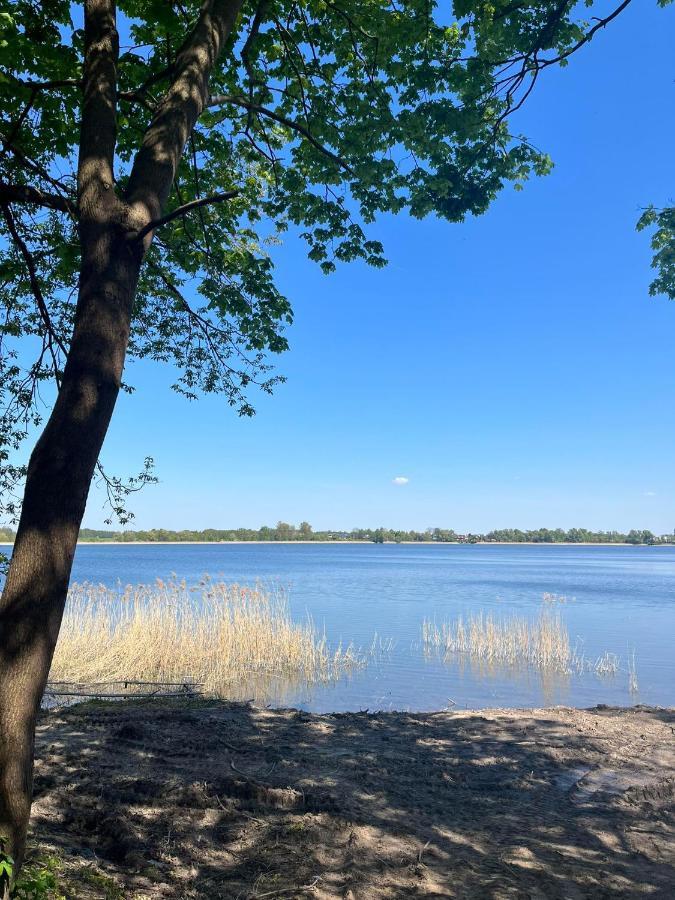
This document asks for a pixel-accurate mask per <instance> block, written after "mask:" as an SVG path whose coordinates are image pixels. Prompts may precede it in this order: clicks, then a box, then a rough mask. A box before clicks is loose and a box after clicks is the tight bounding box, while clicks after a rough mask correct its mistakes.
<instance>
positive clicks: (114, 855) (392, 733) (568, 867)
mask: <svg viewBox="0 0 675 900" xmlns="http://www.w3.org/2000/svg"><path fill="white" fill-rule="evenodd" d="M674 718H675V713H674V711H672V710H670V711H668V710H647V709H644V708H635V709H632V710H618V709H610V708H601V709H596V710H589V711H582V710H568V709H552V710H544V711H534V712H530V711H522V712H519V711H502V712H490V713H485V714H479V713H474V714H470V713H456V714H451V713H432V714H414V713H383V714H376V715H368V714H354V713H348V714H333V715H329V716H314V715H310V714H307V713H303V712H298V711H296V710H271V709H256V708H254V707H253V706H251V705H247V704H229V703H224V702H205V701H197V702H195V701H192V702H186V703H182V702H179V701H174V702H167V701H162V702H154V703H153V702H147V701H146V702H128V703H127V702H125V703H115V704H101V703H93V704H92V703H90V704H84V705H81V706H78V707H74V708H72V709H70V710H65V711H60V712H54V713H50V714H48V715H46V716H44V717H43V719H42V720H41V722H40V725H39V728H38V764H37V774H36V783H35V792H36V797H35V804H34V812H33V828H34V829H35V831H36V833H37V836H38V839H39V841H40V842H41V844H44V845H45V846H52V847H54V848H56V849H57V850H58V851H59V852H60V853H61V854H62V855H63V857H64V859H65V860H67V865H66V869H67V874H68V878H70V879H71V880H72V881H73V883H78V884H79V882H78V878H79V877H80V875H81V873H82V872H84V873H85V874H86V873H87V872H89V873H91V868H92V866H95V867H96V868H97V871H99V872H102V873H106V874H108V875H111V876H113V877H114V878H115V879H116V880H117V881H118V882H119V883H120V884H121V885H123V888H122V894H121V896H124V897H130V898H131V897H134V896H136V895H143V896H151V897H155V896H156V897H177V898H178V897H186V898H187V897H214V898H217V897H223V898H253V897H261V898H262V897H268V898H272V897H276V896H279V897H293V896H297V897H301V896H316V897H352V898H355V900H356V898H359V900H360V898H363V900H366V898H386V897H416V896H419V897H470V898H474V897H486V898H487V897H490V898H492V897H494V898H501V897H505V898H506V897H509V898H510V897H514V898H516V897H518V898H519V897H528V898H529V897H532V898H535V897H541V898H576V897H589V898H590V897H593V898H596V897H609V896H611V897H615V896H625V897H632V896H641V895H645V894H648V895H649V896H650V897H664V898H665V897H672V896H673V885H674V884H675V815H674V806H673V796H674V792H675V751H674V750H673V741H672V725H671V724H670V723H671V722H672V721H673V719H674ZM78 873H80V874H78ZM83 884H84V883H82V884H80V887H79V890H80V893H75V894H74V896H78V897H79V896H82V897H85V896H89V895H88V894H87V893H86V892H85V888H84V886H83ZM91 896H94V895H93V894H92V895H91ZM99 896H100V894H99ZM111 896H112V895H111ZM118 896H120V895H118Z"/></svg>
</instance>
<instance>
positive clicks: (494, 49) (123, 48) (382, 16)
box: [0, 0, 630, 512]
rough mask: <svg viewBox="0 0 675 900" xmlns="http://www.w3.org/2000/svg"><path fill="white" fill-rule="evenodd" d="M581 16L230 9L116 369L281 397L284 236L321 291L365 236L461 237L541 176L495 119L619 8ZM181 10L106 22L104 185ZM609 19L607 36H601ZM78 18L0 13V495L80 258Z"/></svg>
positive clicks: (479, 3) (185, 13)
mask: <svg viewBox="0 0 675 900" xmlns="http://www.w3.org/2000/svg"><path fill="white" fill-rule="evenodd" d="M628 2H630V0H624V2H623V3H621V4H620V5H619V6H618V7H616V8H615V7H613V6H608V4H607V3H603V2H597V3H594V2H592V0H588V2H586V3H585V4H577V3H573V2H566V0H556V2H552V0H489V2H486V0H455V2H454V4H450V3H443V4H437V3H435V2H432V0H397V2H390V0H350V2H349V3H347V2H346V0H260V2H259V3H257V5H256V4H255V3H250V2H245V3H244V4H243V7H242V12H241V14H240V16H239V19H238V22H237V25H236V27H235V31H234V33H233V34H232V36H231V38H230V40H229V42H228V44H227V46H226V48H225V50H224V52H223V54H222V56H221V58H220V59H219V61H218V63H217V65H216V69H215V71H214V72H213V75H212V77H211V81H210V90H211V99H210V102H209V105H208V107H207V109H205V110H204V112H203V113H202V115H201V116H200V118H199V121H198V123H197V126H196V128H195V129H194V132H193V133H192V135H191V137H190V138H189V140H188V144H187V146H186V148H185V152H184V155H183V157H182V161H181V163H180V167H179V170H178V173H177V175H176V178H175V183H174V189H173V192H172V194H171V197H170V200H169V206H168V209H167V210H166V212H167V213H170V212H171V211H177V210H178V209H180V208H182V207H184V206H185V205H186V204H190V203H192V202H193V201H201V200H203V201H204V202H203V203H201V204H200V205H196V204H195V205H193V207H192V208H191V209H190V210H189V211H184V210H183V211H181V213H180V214H177V215H176V216H175V217H174V218H172V219H171V220H170V221H166V223H165V224H163V226H162V227H161V228H159V229H157V231H156V233H155V238H154V240H153V243H152V245H151V248H150V250H149V253H148V255H147V258H146V262H145V265H144V267H143V272H142V277H141V282H140V285H139V289H138V294H137V298H136V303H135V310H134V321H133V330H132V336H131V342H130V347H129V353H130V356H131V357H132V358H149V359H153V360H157V361H160V362H164V363H170V364H172V365H173V366H174V367H175V370H176V371H177V373H178V375H177V380H176V384H175V385H174V387H175V388H176V389H177V390H179V391H181V392H183V393H184V394H186V395H187V396H188V397H195V396H197V395H198V394H199V393H200V392H202V391H206V392H211V391H219V392H222V393H223V394H224V395H225V397H226V398H227V400H228V401H229V402H230V403H231V404H233V405H235V406H236V407H237V409H238V410H239V412H240V413H241V414H244V415H250V414H252V412H253V409H252V406H251V403H250V400H249V398H248V392H247V387H248V386H249V385H250V384H252V383H255V384H258V385H260V386H261V387H262V388H263V389H264V390H267V391H270V390H271V389H272V387H273V386H274V384H275V382H276V381H277V380H278V377H277V376H274V375H273V374H272V372H271V370H270V368H269V354H270V353H279V352H281V351H283V350H285V349H286V347H287V339H286V337H285V333H284V328H285V326H286V325H288V324H289V323H290V322H291V320H292V311H291V306H290V304H289V301H288V299H287V298H286V297H284V296H283V295H282V294H281V293H280V292H279V290H278V289H277V287H276V286H275V283H274V277H273V276H274V272H273V264H272V259H271V256H270V252H271V248H272V247H273V246H274V244H275V243H277V242H278V241H279V240H280V236H281V235H282V234H283V232H284V231H286V230H287V229H288V228H291V227H292V228H293V229H297V230H298V232H299V233H300V234H301V235H302V237H303V238H304V240H305V241H306V243H307V247H308V254H309V257H310V258H311V259H312V260H314V261H315V262H316V263H317V264H318V265H319V266H320V267H321V268H322V269H323V271H324V272H327V273H328V272H331V271H332V270H333V269H334V268H335V265H336V263H337V262H341V261H342V262H348V261H351V260H355V259H362V260H365V262H366V263H368V264H370V265H373V266H382V265H384V263H385V257H384V249H383V247H382V245H381V244H380V242H379V241H378V240H377V239H376V237H374V236H373V234H372V233H371V226H372V223H373V222H374V220H375V219H376V217H377V216H378V214H381V213H396V212H399V211H402V210H407V211H409V213H410V214H412V215H413V216H416V217H423V216H426V215H429V214H434V215H437V216H439V217H441V218H444V219H447V220H448V221H450V222H459V221H461V220H462V219H464V217H465V216H466V215H467V214H473V215H479V214H481V213H483V212H485V210H486V209H487V208H488V206H489V204H490V202H491V201H492V200H493V199H494V198H495V196H496V195H497V193H498V192H499V190H500V189H501V188H502V187H504V185H505V184H506V183H508V182H512V183H514V184H515V185H516V186H521V185H522V184H523V182H525V181H526V180H527V179H528V178H529V177H530V175H532V174H533V173H534V174H545V173H546V172H548V171H549V169H550V167H551V161H550V159H549V158H548V156H547V155H546V154H545V153H543V152H541V151H539V150H538V149H536V148H535V147H533V146H532V145H531V144H530V143H528V142H527V140H526V139H525V138H524V137H522V136H518V135H515V134H512V133H511V130H510V125H509V123H510V121H511V120H510V119H509V118H508V117H509V114H510V113H511V112H513V111H514V110H516V109H517V108H518V107H519V106H520V104H521V103H522V102H524V100H525V99H526V97H527V95H528V94H529V92H530V90H531V89H532V87H533V86H534V84H535V82H536V80H537V78H538V77H539V75H540V74H541V72H543V70H544V69H546V68H547V67H548V66H551V65H554V64H560V65H562V64H566V62H567V59H568V57H569V56H570V55H571V54H572V53H573V52H574V51H575V50H576V49H578V48H579V47H580V46H583V45H584V44H585V43H587V42H588V41H589V40H590V39H591V38H592V37H593V35H594V34H595V33H596V32H597V31H598V29H600V28H601V27H603V26H604V25H605V24H607V23H608V22H609V21H611V19H613V18H614V17H615V16H616V15H618V13H620V12H621V10H622V9H623V8H624V7H626V6H627V5H628ZM199 11H200V4H199V3H197V2H194V0H186V2H166V0H143V2H140V0H119V3H118V26H117V27H118V31H119V33H120V53H119V61H118V66H117V77H118V111H117V158H116V171H115V177H116V182H117V183H116V185H115V188H116V190H117V192H118V194H119V195H120V196H123V195H124V190H125V186H126V184H127V181H128V177H129V172H130V168H131V164H132V162H133V159H134V154H135V153H136V151H137V150H138V148H139V146H140V144H141V141H142V138H143V134H144V132H145V130H146V128H147V127H148V125H149V123H150V120H151V117H152V115H153V111H154V110H155V109H156V107H157V104H158V103H160V102H161V98H162V95H163V92H164V91H165V90H166V88H167V87H168V85H169V84H170V83H171V78H172V67H173V66H174V64H175V60H176V57H177V54H178V51H179V50H180V48H181V45H182V44H183V43H184V41H185V40H186V38H187V37H188V36H189V35H190V33H191V30H192V29H193V27H194V25H195V22H196V20H197V16H198V14H199ZM603 17H604V18H603ZM82 57H83V31H82V12H81V8H80V5H78V4H72V3H70V2H69V0H44V2H41V3H38V2H37V0H0V213H1V215H0V230H1V231H2V241H1V242H0V285H2V293H3V299H2V304H3V315H2V319H1V321H0V384H1V387H0V395H1V396H0V401H1V403H2V407H1V408H2V410H3V412H2V418H1V419H0V467H1V468H2V478H1V483H0V494H2V495H3V496H4V498H5V499H4V503H5V509H6V510H7V509H9V511H10V512H12V511H13V510H14V508H15V507H14V503H13V501H12V499H11V489H12V485H13V484H14V483H16V481H17V479H20V478H21V475H22V474H23V471H24V470H23V468H22V467H21V466H15V465H12V464H10V460H11V459H14V454H13V451H15V450H17V449H18V448H19V447H20V445H21V443H22V440H23V439H24V438H25V436H26V434H27V429H28V426H29V424H30V423H31V422H33V423H35V424H37V423H38V422H39V419H40V416H41V406H40V403H39V389H40V386H41V384H42V383H43V382H45V381H51V380H53V379H56V381H57V382H58V379H59V374H60V371H61V369H62V366H63V361H64V358H65V355H66V354H67V351H68V341H69V336H70V332H71V328H72V321H73V313H74V304H75V299H76V291H77V283H78V271H79V264H80V248H79V242H78V234H77V205H76V202H77V201H76V197H77V194H76V171H77V156H78V141H79V119H80V108H81V101H82V91H81V78H82V66H83V58H82Z"/></svg>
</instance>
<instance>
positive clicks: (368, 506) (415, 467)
mask: <svg viewBox="0 0 675 900" xmlns="http://www.w3.org/2000/svg"><path fill="white" fill-rule="evenodd" d="M674 37H675V27H674V19H673V14H672V7H671V8H670V9H666V10H660V9H658V8H657V6H656V3H654V2H652V0H634V3H633V4H631V6H630V7H629V8H628V9H627V10H626V11H625V12H624V13H623V14H622V15H621V16H620V17H619V19H618V20H616V21H615V22H614V23H612V25H611V26H610V27H609V28H607V29H606V31H605V32H604V33H602V32H601V33H599V34H598V35H597V36H596V38H595V39H594V41H593V42H592V45H591V46H590V47H587V48H585V49H584V50H582V51H580V52H579V53H578V54H577V55H576V56H575V57H574V58H573V59H572V61H571V64H570V66H569V67H568V68H567V69H565V70H562V71H548V72H547V73H545V77H543V78H542V79H541V82H540V83H539V84H538V86H537V89H536V90H535V92H534V94H533V95H532V96H531V97H530V99H529V101H528V103H527V105H526V107H525V108H524V109H523V110H522V111H521V113H519V115H518V119H517V121H516V123H515V126H514V127H516V128H517V130H518V131H520V132H523V133H525V134H527V136H528V138H529V139H530V140H531V141H532V142H533V143H535V144H536V145H537V146H538V147H540V148H542V149H545V150H546V151H547V152H549V153H550V154H551V156H552V157H553V159H554V162H555V169H554V171H553V174H552V175H550V176H548V177H547V178H544V179H537V180H534V181H531V182H530V183H529V184H528V185H526V188H525V190H524V191H522V192H520V193H518V192H515V191H514V190H513V189H512V188H510V187H509V188H507V189H506V190H505V191H504V193H503V194H502V195H501V196H500V198H499V199H498V200H497V202H496V203H495V204H494V205H493V207H492V208H491V210H490V211H489V212H488V213H487V214H486V215H485V216H483V217H482V218H480V219H475V220H469V221H467V222H466V223H464V224H462V225H449V224H447V223H445V222H440V221H436V220H433V219H427V220H425V221H423V222H419V221H416V220H412V219H410V218H408V217H406V216H398V217H389V218H385V219H382V220H380V222H379V223H378V224H377V226H376V227H375V229H374V230H373V234H374V235H375V236H377V237H379V238H380V239H381V240H382V241H383V243H384V244H385V248H386V251H387V254H388V258H389V260H390V264H389V266H388V267H387V268H386V269H385V270H383V271H377V270H370V269H368V268H367V267H365V266H362V265H361V264H351V265H348V266H343V267H342V268H339V269H338V272H337V273H336V274H334V275H332V276H329V277H325V276H323V275H322V274H321V272H320V271H319V270H318V268H317V267H316V266H315V265H314V264H313V263H311V262H309V261H308V260H307V259H306V255H305V250H304V247H303V245H302V244H301V243H300V242H298V241H296V240H294V239H293V238H292V237H291V238H289V239H288V240H287V242H286V243H285V244H284V246H283V247H282V248H280V249H279V250H278V252H277V253H276V255H275V261H276V264H277V271H278V282H279V285H280V287H281V288H282V290H284V291H285V292H286V293H287V294H288V296H290V297H291V298H292V300H293V305H294V309H295V317H296V321H295V324H294V325H293V326H292V329H291V330H290V332H289V337H290V343H291V349H290V351H289V352H288V353H286V354H285V355H284V356H282V357H279V358H278V359H277V365H278V371H280V372H281V373H282V374H284V375H285V376H286V377H287V379H288V380H287V383H286V384H284V385H281V386H280V387H279V388H278V389H277V391H276V393H275V395H274V396H273V397H266V396H254V397H253V399H254V402H255V405H256V407H257V411H258V412H257V416H256V417H255V418H254V419H252V420H242V419H239V418H238V417H237V416H236V414H235V413H234V412H233V411H231V410H230V409H229V408H228V407H227V406H226V405H225V404H224V403H223V401H222V400H220V399H218V398H213V397H211V398H206V399H203V400H200V401H199V402H197V403H188V402H187V401H185V400H184V399H182V398H180V397H178V396H177V395H175V394H174V393H173V392H172V391H170V390H169V384H170V383H171V374H170V373H169V372H167V371H166V370H162V369H161V368H160V367H156V366H151V365H145V364H143V365H134V366H133V367H132V368H131V370H130V372H129V373H128V377H129V380H131V381H132V383H134V384H135V385H136V387H137V392H136V394H134V395H133V396H131V397H129V396H122V397H121V399H120V402H119V405H118V409H117V411H116V413H115V418H114V421H113V424H112V427H111V430H110V433H109V436H108V439H107V443H106V447H105V449H104V453H103V459H104V461H105V463H106V465H107V466H108V467H109V469H110V470H112V471H114V472H115V473H119V474H123V473H129V474H130V473H132V472H134V471H138V469H139V468H140V466H141V464H142V460H143V457H144V456H145V455H152V456H153V457H154V458H155V461H156V471H157V475H158V476H159V478H160V483H159V484H158V485H156V486H151V487H148V488H146V489H145V490H144V491H143V492H141V494H140V495H137V496H136V497H135V499H134V504H133V509H134V510H135V513H136V520H135V523H134V527H138V528H151V527H167V528H181V527H186V528H204V527H230V526H239V525H241V526H251V527H258V526H260V525H261V524H263V523H267V524H273V523H275V522H276V521H277V520H279V519H283V520H285V521H290V522H295V523H298V522H299V521H300V520H302V519H307V520H308V521H309V522H311V523H312V524H313V525H314V526H315V527H316V528H322V527H333V528H344V529H349V528H352V527H354V526H357V525H372V526H375V525H380V524H383V525H386V526H391V527H407V528H420V529H423V528H426V527H429V526H432V527H433V526H437V525H438V526H443V527H453V528H455V529H456V530H458V531H469V530H471V531H484V530H488V529H490V528H493V527H501V526H518V527H521V528H529V527H538V526H541V525H545V526H550V527H555V526H562V527H570V526H573V525H583V526H587V527H591V528H608V529H609V528H618V529H625V528H630V527H645V528H651V529H652V530H654V531H657V532H663V531H671V530H672V529H673V528H675V508H674V504H673V501H674V500H675V475H674V474H673V471H674V470H673V456H674V452H675V421H674V417H673V406H674V400H675V365H674V363H673V338H674V337H675V306H673V305H672V304H669V303H668V301H666V299H665V298H655V299H652V298H649V296H648V284H649V281H650V279H651V277H652V273H651V271H650V268H649V263H650V249H649V239H648V237H647V235H645V234H644V233H643V234H637V233H636V232H635V222H636V220H637V218H638V216H639V214H640V209H641V207H644V206H645V205H647V204H648V203H651V202H653V203H655V204H656V205H664V204H666V203H668V202H669V201H670V202H672V198H673V189H674V188H673V182H672V174H673V171H672V170H673V165H672V149H673V146H675V140H674V139H675V127H674V123H675V116H674V115H673V102H672V87H673V71H672V64H671V62H670V61H671V60H672V47H673V38H674ZM397 476H398V477H401V478H407V479H408V482H407V483H406V484H395V483H394V481H393V480H394V479H395V478H396V477H397ZM102 499H103V498H102V496H101V492H100V491H99V490H94V491H92V494H91V497H90V502H89V505H88V509H87V514H86V517H85V525H87V526H90V527H102V525H103V520H104V518H105V517H106V512H105V511H104V510H103V508H102Z"/></svg>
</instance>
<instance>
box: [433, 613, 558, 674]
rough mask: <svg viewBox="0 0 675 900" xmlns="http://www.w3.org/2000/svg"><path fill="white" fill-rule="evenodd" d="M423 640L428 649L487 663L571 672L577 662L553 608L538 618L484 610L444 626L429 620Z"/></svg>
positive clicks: (446, 623) (444, 623) (445, 623)
mask: <svg viewBox="0 0 675 900" xmlns="http://www.w3.org/2000/svg"><path fill="white" fill-rule="evenodd" d="M422 640H423V642H424V645H425V647H426V648H428V649H432V648H433V649H435V650H437V651H440V652H441V653H443V654H444V655H446V656H448V655H450V654H459V653H461V654H467V655H468V656H470V657H471V658H473V659H477V660H481V661H483V662H487V663H499V664H505V665H523V664H526V665H529V666H533V667H535V668H538V669H542V670H547V671H557V672H569V671H570V670H571V667H572V662H573V654H572V651H571V649H570V641H569V634H568V631H567V627H566V626H565V624H564V623H563V621H562V619H561V617H560V615H559V614H558V613H554V612H552V611H551V610H550V609H544V610H543V611H542V612H541V613H540V614H539V617H538V618H537V619H535V620H534V621H531V620H529V619H526V618H524V617H522V616H510V617H508V618H504V619H496V618H494V617H493V616H492V615H491V614H490V613H488V614H485V613H483V612H482V611H481V612H478V613H476V614H473V615H470V616H469V617H468V618H466V619H464V618H463V617H461V616H460V617H459V618H458V619H456V620H455V621H454V622H443V623H442V624H441V625H437V624H436V622H432V621H431V620H429V619H425V621H424V623H423V625H422Z"/></svg>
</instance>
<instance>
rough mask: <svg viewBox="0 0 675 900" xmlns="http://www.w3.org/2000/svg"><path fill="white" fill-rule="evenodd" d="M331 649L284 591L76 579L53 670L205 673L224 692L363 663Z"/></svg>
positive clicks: (307, 679) (110, 676)
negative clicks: (297, 614) (112, 584)
mask: <svg viewBox="0 0 675 900" xmlns="http://www.w3.org/2000/svg"><path fill="white" fill-rule="evenodd" d="M362 662H363V659H362V658H361V657H360V656H359V654H357V653H356V652H355V651H354V650H353V648H351V647H348V648H346V649H343V648H342V647H339V648H338V649H337V650H331V649H330V648H329V646H328V644H327V642H326V639H325V637H324V636H322V635H320V634H319V633H318V632H317V630H316V629H315V628H314V626H313V624H312V622H311V621H307V622H306V623H305V624H298V623H296V622H294V621H293V620H292V619H291V616H290V612H289V606H288V602H287V599H286V597H285V596H284V594H283V592H280V591H273V592H270V591H268V590H264V589H263V588H262V587H254V588H251V587H244V586H241V585H236V584H235V585H232V584H222V583H218V582H212V581H210V580H206V579H205V580H203V581H202V582H201V583H200V584H199V586H197V587H196V588H195V587H193V588H190V587H188V585H186V583H185V582H177V581H174V580H171V581H168V582H163V581H159V580H158V581H157V582H156V583H155V584H154V585H137V586H127V587H126V588H125V589H123V590H111V589H109V588H107V587H105V586H104V585H92V584H74V585H73V586H72V587H71V590H70V592H69V596H68V603H67V605H66V611H65V615H64V620H63V625H62V628H61V634H60V637H59V641H58V644H57V647H56V652H55V655H54V661H53V664H52V669H51V673H50V678H51V679H52V680H53V681H56V680H58V681H63V682H69V683H76V682H77V683H81V684H93V683H96V684H102V683H105V682H113V681H125V680H138V681H149V682H160V681H165V682H167V681H181V680H186V681H198V682H201V683H202V684H203V689H204V690H205V691H206V692H207V693H210V694H215V695H218V696H236V695H237V691H236V689H233V686H236V685H240V684H245V683H247V682H248V683H250V681H251V678H252V676H253V677H255V678H258V679H259V678H260V677H261V676H265V677H268V678H272V679H274V678H277V679H283V680H285V681H287V682H294V683H297V684H301V683H304V684H312V683H316V682H323V681H330V680H332V679H335V678H337V677H339V676H340V675H341V674H343V673H344V672H346V671H349V670H351V669H353V668H354V667H356V666H359V665H361V664H362Z"/></svg>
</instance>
